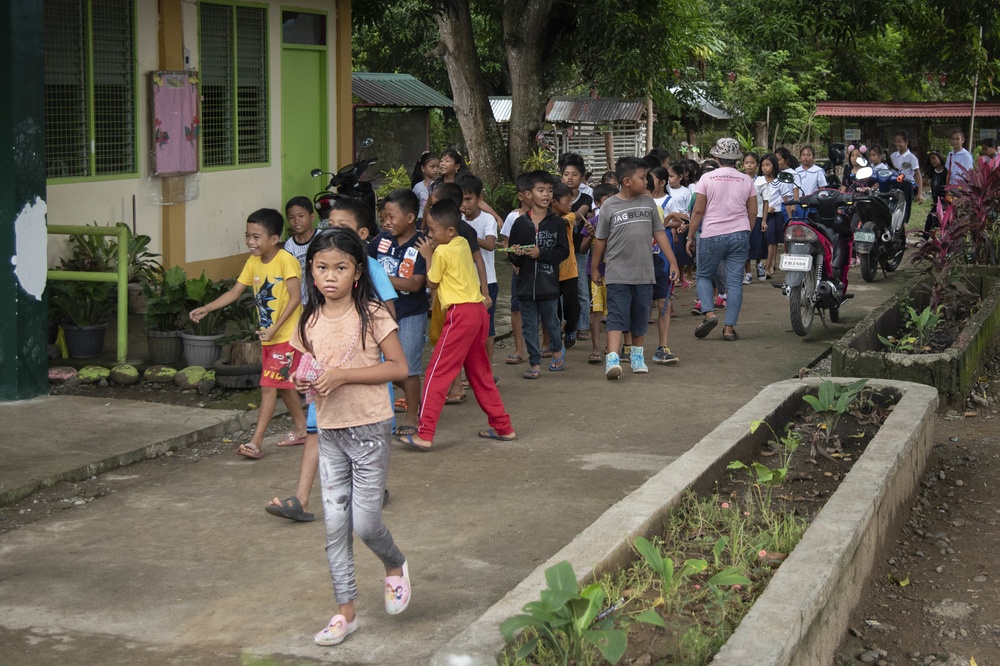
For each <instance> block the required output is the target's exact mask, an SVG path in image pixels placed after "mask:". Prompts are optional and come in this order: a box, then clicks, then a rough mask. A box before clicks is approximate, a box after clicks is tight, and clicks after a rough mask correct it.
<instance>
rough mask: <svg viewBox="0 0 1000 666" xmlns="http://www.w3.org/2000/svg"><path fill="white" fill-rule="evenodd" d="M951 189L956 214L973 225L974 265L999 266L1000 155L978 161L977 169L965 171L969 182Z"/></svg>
mask: <svg viewBox="0 0 1000 666" xmlns="http://www.w3.org/2000/svg"><path fill="white" fill-rule="evenodd" d="M949 189H951V190H952V192H953V196H954V202H955V203H954V206H955V215H956V216H957V217H958V218H959V219H961V220H962V221H963V223H967V224H968V226H969V230H968V233H969V248H968V255H969V257H968V258H969V261H970V263H973V264H979V265H987V266H993V265H996V263H997V248H998V244H1000V243H998V241H1000V155H998V156H996V157H994V158H993V159H992V160H988V159H984V160H977V164H976V168H974V169H970V170H968V171H966V172H965V182H964V183H963V184H962V185H955V186H952V187H951V188H949Z"/></svg>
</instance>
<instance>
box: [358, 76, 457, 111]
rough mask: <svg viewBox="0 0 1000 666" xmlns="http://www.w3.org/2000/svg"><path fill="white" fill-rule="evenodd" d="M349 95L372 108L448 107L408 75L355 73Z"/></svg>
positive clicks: (445, 102)
mask: <svg viewBox="0 0 1000 666" xmlns="http://www.w3.org/2000/svg"><path fill="white" fill-rule="evenodd" d="M351 92H353V93H354V96H355V97H358V98H360V99H361V100H362V102H363V103H364V104H368V105H371V106H408V107H435V108H436V107H449V108H450V107H451V106H453V103H452V101H451V100H450V99H448V98H447V97H445V96H444V95H442V94H441V93H439V92H438V91H436V90H434V89H433V88H431V87H430V86H426V85H424V84H423V83H421V82H420V81H418V80H417V79H415V78H414V77H412V76H410V75H409V74H383V73H379V72H354V73H353V74H352V75H351Z"/></svg>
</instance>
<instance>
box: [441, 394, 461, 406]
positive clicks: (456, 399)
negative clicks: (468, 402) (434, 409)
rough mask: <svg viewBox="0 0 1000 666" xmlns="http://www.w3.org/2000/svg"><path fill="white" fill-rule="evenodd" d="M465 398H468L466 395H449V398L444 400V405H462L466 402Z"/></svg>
mask: <svg viewBox="0 0 1000 666" xmlns="http://www.w3.org/2000/svg"><path fill="white" fill-rule="evenodd" d="M465 398H466V395H465V394H464V393H463V394H462V395H449V396H445V398H444V404H446V405H461V404H462V403H463V402H465Z"/></svg>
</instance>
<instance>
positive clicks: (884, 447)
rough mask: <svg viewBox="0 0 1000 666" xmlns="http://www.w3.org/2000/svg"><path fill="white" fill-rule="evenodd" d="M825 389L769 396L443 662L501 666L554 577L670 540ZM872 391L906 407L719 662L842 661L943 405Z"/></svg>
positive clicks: (667, 472)
mask: <svg viewBox="0 0 1000 666" xmlns="http://www.w3.org/2000/svg"><path fill="white" fill-rule="evenodd" d="M844 381H845V382H847V381H850V380H848V379H845V380H844ZM818 383H819V380H818V379H815V378H813V379H806V380H791V381H785V382H779V383H776V384H771V385H770V386H768V387H766V388H764V389H763V390H762V391H761V392H760V393H758V394H757V396H756V397H755V398H754V399H753V400H751V401H750V402H748V403H747V404H746V405H744V406H743V407H742V408H741V409H740V410H738V411H737V412H736V413H735V414H734V415H733V416H731V417H729V418H728V419H727V420H726V421H724V422H723V423H722V424H721V425H719V427H717V428H716V429H715V430H713V431H712V432H711V433H709V434H708V435H707V436H706V437H705V438H704V439H702V440H701V441H700V442H698V444H696V445H695V446H694V447H693V448H691V449H690V450H689V451H688V452H687V453H685V454H684V455H682V456H681V457H680V458H678V459H677V460H676V461H674V462H673V463H671V464H670V465H668V466H667V467H665V468H664V469H663V470H662V471H660V472H659V473H658V474H656V475H655V476H653V477H652V478H650V479H649V480H648V481H647V482H646V483H644V484H643V485H642V486H640V487H639V488H638V489H636V490H635V491H634V492H633V493H631V494H630V495H628V496H627V497H626V498H625V499H623V500H622V501H620V502H618V503H617V504H615V505H614V506H613V507H611V508H610V509H608V510H607V511H606V512H605V513H604V515H602V516H601V517H600V518H598V519H597V521H595V522H594V523H593V524H592V525H591V526H590V527H588V528H587V529H586V530H584V531H583V532H581V533H580V534H579V535H578V536H577V537H576V538H575V539H574V540H573V541H572V542H570V543H569V544H568V545H567V546H566V547H565V548H563V549H562V550H560V551H559V552H558V553H556V554H555V555H553V556H552V557H551V558H549V560H548V561H547V562H545V563H544V564H542V565H540V566H539V567H538V568H537V569H535V570H534V571H533V572H532V573H531V574H530V575H528V577H527V578H525V579H524V580H522V581H521V582H520V583H519V584H518V585H517V587H515V588H514V589H513V590H511V591H510V592H509V593H508V594H507V595H506V596H505V597H504V598H503V599H501V600H500V601H499V602H497V603H496V604H494V605H493V606H492V607H491V608H490V609H488V610H487V611H486V612H485V613H484V614H483V615H482V616H480V617H479V618H478V619H477V620H476V621H474V622H473V623H472V624H470V625H469V626H468V627H467V628H466V629H465V630H464V631H463V632H462V633H460V634H458V635H457V636H455V637H454V638H453V639H452V640H451V641H450V642H449V643H448V644H447V645H446V646H445V647H444V648H443V649H442V650H441V651H440V652H438V653H437V654H436V655H435V656H434V659H433V663H434V664H436V665H441V666H444V665H453V664H463V665H467V666H473V665H478V666H485V665H486V664H496V663H497V655H498V654H499V653H500V651H501V650H502V649H503V648H504V642H503V638H502V636H501V635H500V631H499V626H500V623H501V622H502V621H503V620H505V619H507V618H508V617H511V616H512V615H516V614H517V613H519V612H520V610H521V607H522V606H523V605H524V604H526V603H527V602H529V601H535V600H537V599H538V594H539V592H540V591H541V590H542V589H544V587H545V569H547V568H548V567H550V566H552V565H553V564H555V563H557V562H560V561H562V560H567V561H569V563H570V564H572V565H573V569H574V571H575V572H576V573H577V576H578V577H579V580H580V582H581V583H588V582H590V581H592V580H594V579H595V578H596V577H598V576H600V575H602V574H604V573H606V572H609V571H612V570H613V569H615V568H617V567H620V566H622V565H624V564H626V563H627V562H629V561H630V560H631V559H633V558H634V556H635V555H634V552H633V551H632V542H633V541H634V540H635V538H636V537H638V536H645V537H649V536H651V535H653V534H656V533H659V532H660V531H661V530H662V527H663V522H664V520H665V518H666V517H667V515H668V514H669V512H670V511H671V510H672V509H673V508H674V507H676V506H678V505H679V503H680V501H681V499H682V498H683V496H684V493H685V492H687V491H688V490H695V491H698V492H709V491H711V490H712V488H713V485H714V483H715V481H716V480H717V479H719V478H721V477H722V476H723V475H725V474H726V469H725V468H726V465H727V464H728V463H729V462H730V461H732V460H734V459H737V458H740V457H743V456H746V455H747V454H748V453H750V452H752V451H755V450H758V449H759V448H760V446H761V445H762V444H763V443H764V442H765V441H766V440H767V435H768V433H767V432H766V429H765V428H760V429H758V430H757V432H756V433H753V434H751V433H750V423H751V421H754V420H756V419H760V418H766V419H767V420H768V421H769V422H770V423H771V424H772V426H773V427H775V429H780V428H781V427H782V426H783V425H784V424H785V423H787V422H788V421H789V420H790V419H791V417H792V415H793V414H794V412H795V411H796V410H797V409H799V408H800V406H801V404H802V400H801V397H802V395H803V394H805V393H806V392H807V391H808V390H809V389H810V388H811V387H814V386H815V385H816V384H818ZM869 384H870V385H871V386H873V387H876V388H892V389H894V390H896V391H897V392H898V393H899V394H900V396H901V397H900V401H899V403H898V404H897V406H896V408H895V409H894V410H893V411H892V413H891V414H890V416H889V418H888V419H887V420H886V422H885V423H884V424H883V426H882V428H881V429H880V430H879V433H878V434H877V435H876V436H875V438H874V439H872V441H871V443H870V444H869V445H868V448H867V449H866V451H865V453H864V455H862V456H861V458H860V459H859V460H858V461H857V462H856V463H855V464H854V466H853V467H852V469H851V471H850V473H848V475H847V476H846V477H845V479H844V481H843V482H842V483H841V485H840V487H839V488H838V490H837V492H836V493H834V495H833V496H832V497H831V498H830V501H829V502H828V503H827V504H826V506H825V507H824V508H823V510H822V511H821V512H820V513H819V515H818V516H817V518H816V520H815V521H814V522H813V524H812V525H811V526H810V527H809V529H808V530H807V531H806V534H805V536H804V537H803V539H802V541H801V542H800V543H799V545H798V546H796V548H795V549H794V550H793V551H792V553H791V555H789V557H788V559H787V560H786V561H785V562H784V564H782V565H781V567H780V568H779V569H778V571H777V572H776V573H775V576H774V577H773V578H772V580H771V582H770V583H769V585H768V587H767V589H766V590H765V591H764V594H763V595H761V597H760V598H759V599H758V600H757V602H756V603H755V604H754V606H753V608H752V609H751V611H750V613H749V614H748V615H747V616H746V617H745V618H744V620H743V622H742V623H741V624H740V626H739V627H738V628H737V630H736V632H735V633H734V634H733V636H732V637H731V638H730V640H729V642H728V643H727V644H726V645H725V646H724V648H723V650H722V651H721V652H720V653H719V655H717V657H716V661H715V662H713V663H719V664H726V665H732V666H745V664H755V665H758V666H770V665H774V666H778V665H784V664H793V663H794V664H827V663H831V662H832V660H833V654H834V651H835V650H836V648H837V645H838V644H839V641H840V638H841V636H842V634H843V631H844V630H845V629H846V626H847V621H848V617H849V614H850V612H851V610H852V609H853V607H854V606H855V605H856V603H857V601H858V597H859V595H860V593H861V590H862V589H863V586H864V584H865V581H866V579H867V577H868V575H869V573H870V571H871V568H872V565H873V563H874V561H875V559H876V558H877V557H878V556H879V554H880V552H881V551H882V550H883V549H884V548H885V547H886V546H887V545H888V544H889V543H890V542H891V538H892V535H893V534H894V533H895V531H896V530H897V529H898V528H899V527H900V525H901V523H900V521H901V520H902V519H903V518H905V516H906V511H907V509H908V508H909V505H910V502H911V500H912V498H913V494H914V492H915V491H916V488H917V485H918V484H919V481H920V478H921V475H922V474H923V470H924V466H925V464H926V460H927V456H928V454H929V452H930V449H931V446H932V445H933V434H934V433H933V429H934V420H933V417H934V412H935V411H936V409H937V404H938V396H937V392H936V391H935V390H934V389H932V388H930V387H927V386H922V385H919V384H913V383H908V382H895V381H885V380H882V381H880V380H875V381H871V382H869Z"/></svg>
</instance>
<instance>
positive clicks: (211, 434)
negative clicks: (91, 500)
mask: <svg viewBox="0 0 1000 666" xmlns="http://www.w3.org/2000/svg"><path fill="white" fill-rule="evenodd" d="M221 413H223V414H224V413H226V412H221ZM229 413H230V414H232V416H230V417H229V418H227V419H225V420H224V421H220V422H218V423H215V424H213V425H211V426H208V427H205V428H200V429H197V430H192V431H190V432H186V433H183V434H181V435H176V436H174V437H168V438H166V439H161V440H160V441H158V442H153V443H151V444H146V445H144V446H140V447H138V448H135V449H132V450H130V451H125V452H122V453H115V454H112V455H108V456H105V457H104V458H102V459H100V460H97V461H94V462H91V463H87V464H86V465H80V466H78V467H74V468H72V469H68V470H65V471H62V472H58V473H55V474H49V475H47V476H45V477H42V478H40V479H32V480H31V481H28V482H27V483H24V484H22V485H19V486H17V487H14V488H8V489H7V490H5V491H4V492H2V493H0V506H8V505H10V504H14V503H16V502H19V501H21V500H22V499H24V498H25V497H27V496H29V495H31V494H32V493H36V492H38V491H39V490H43V489H45V488H48V487H50V486H53V485H55V484H57V483H59V482H60V481H70V482H73V481H83V480H84V479H88V478H90V477H91V476H94V475H96V474H103V473H105V472H110V471H111V470H113V469H117V468H119V467H124V466H126V465H131V464H132V463H136V462H139V461H140V460H146V459H148V458H156V457H157V456H162V455H163V454H165V453H166V452H167V451H179V450H181V449H185V448H187V447H189V446H193V445H195V444H200V443H201V442H205V441H208V440H210V439H215V438H216V437H222V436H223V435H226V434H227V433H230V432H232V431H234V430H242V429H245V428H247V427H249V426H252V425H254V424H255V423H256V422H257V411H256V410H254V411H252V412H237V411H231V412H229ZM277 415H278V413H277V411H276V412H275V416H277Z"/></svg>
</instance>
